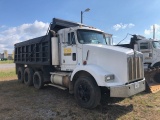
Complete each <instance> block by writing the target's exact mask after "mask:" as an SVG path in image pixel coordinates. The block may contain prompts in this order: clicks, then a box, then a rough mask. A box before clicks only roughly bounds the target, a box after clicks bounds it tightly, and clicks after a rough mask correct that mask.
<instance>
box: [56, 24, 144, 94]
mask: <svg viewBox="0 0 160 120" xmlns="http://www.w3.org/2000/svg"><path fill="white" fill-rule="evenodd" d="M58 36H59V38H58V39H59V48H58V49H59V50H58V51H59V57H60V64H59V65H60V69H61V71H68V72H70V73H71V77H70V80H71V82H72V81H74V82H76V79H77V76H79V75H82V76H85V75H87V74H88V75H90V76H91V77H92V78H93V79H94V81H95V82H96V84H97V85H98V86H99V87H106V88H108V89H109V90H110V96H111V97H129V96H132V95H134V94H136V93H139V92H141V91H144V90H145V79H144V71H143V55H142V54H141V53H140V52H135V51H134V50H132V49H128V48H122V47H117V46H110V45H108V43H109V42H110V39H111V35H110V34H105V33H104V32H103V31H101V30H99V29H95V28H90V27H83V26H78V27H71V28H65V29H61V30H59V31H58ZM54 75H55V74H54ZM79 77H80V76H79Z"/></svg>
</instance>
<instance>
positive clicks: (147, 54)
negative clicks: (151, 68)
mask: <svg viewBox="0 0 160 120" xmlns="http://www.w3.org/2000/svg"><path fill="white" fill-rule="evenodd" d="M139 51H140V52H142V53H143V57H144V63H146V62H148V63H151V62H152V59H153V55H152V52H153V51H152V46H151V44H150V42H140V43H139Z"/></svg>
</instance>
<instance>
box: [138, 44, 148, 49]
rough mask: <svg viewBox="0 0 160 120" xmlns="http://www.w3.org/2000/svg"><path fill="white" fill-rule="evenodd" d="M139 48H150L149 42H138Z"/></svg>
mask: <svg viewBox="0 0 160 120" xmlns="http://www.w3.org/2000/svg"><path fill="white" fill-rule="evenodd" d="M140 49H141V50H145V49H150V48H149V43H140Z"/></svg>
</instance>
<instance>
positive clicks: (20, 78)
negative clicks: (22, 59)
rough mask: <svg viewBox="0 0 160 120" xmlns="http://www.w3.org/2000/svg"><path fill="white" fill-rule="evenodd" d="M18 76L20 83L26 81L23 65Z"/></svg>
mask: <svg viewBox="0 0 160 120" xmlns="http://www.w3.org/2000/svg"><path fill="white" fill-rule="evenodd" d="M17 77H18V82H20V83H23V82H24V68H23V67H19V68H18V73H17Z"/></svg>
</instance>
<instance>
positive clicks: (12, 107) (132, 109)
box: [0, 69, 160, 120]
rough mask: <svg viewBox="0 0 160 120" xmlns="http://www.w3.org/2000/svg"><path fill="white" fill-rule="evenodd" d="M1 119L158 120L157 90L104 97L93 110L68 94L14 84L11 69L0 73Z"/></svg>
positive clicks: (66, 92)
mask: <svg viewBox="0 0 160 120" xmlns="http://www.w3.org/2000/svg"><path fill="white" fill-rule="evenodd" d="M1 78H3V80H2V81H1V80H0V96H1V99H0V105H1V107H0V119H17V120H21V119H37V120H38V119H41V120H43V119H44V120H45V119H50V120H53V119H68V120H70V119H75V120H76V119H78V120H81V119H87V120H116V119H118V120H159V118H160V91H159V92H157V93H155V94H152V93H148V92H142V93H140V94H137V95H135V96H133V97H131V98H125V99H118V98H105V100H104V101H103V104H101V105H99V106H97V107H96V108H95V109H93V110H88V109H84V108H81V107H80V106H78V105H77V103H76V101H75V99H74V96H73V95H70V94H69V93H68V91H63V90H60V89H57V88H54V87H50V86H45V88H44V89H42V90H36V89H35V88H34V87H27V86H25V85H24V84H20V83H18V82H17V79H16V74H15V70H14V69H10V70H0V79H1Z"/></svg>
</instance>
